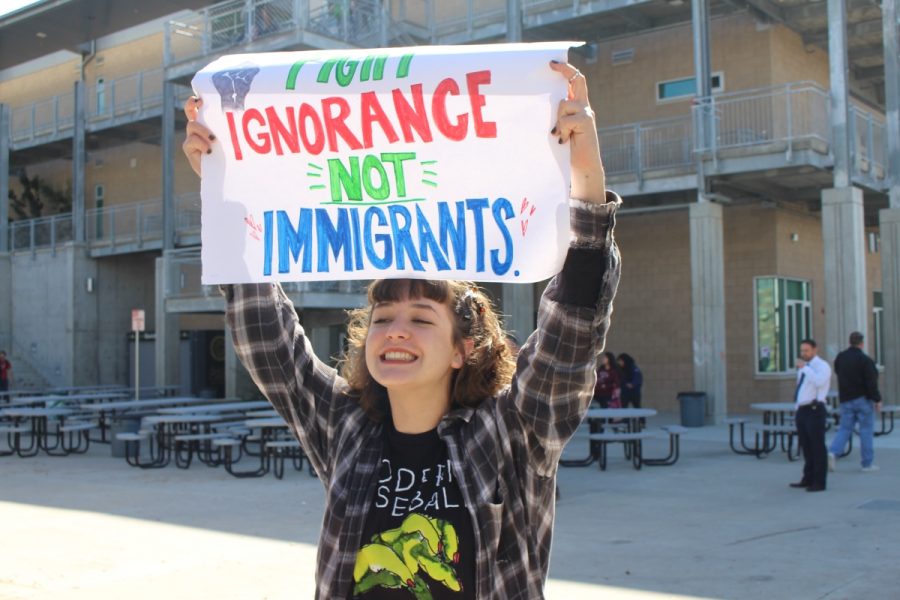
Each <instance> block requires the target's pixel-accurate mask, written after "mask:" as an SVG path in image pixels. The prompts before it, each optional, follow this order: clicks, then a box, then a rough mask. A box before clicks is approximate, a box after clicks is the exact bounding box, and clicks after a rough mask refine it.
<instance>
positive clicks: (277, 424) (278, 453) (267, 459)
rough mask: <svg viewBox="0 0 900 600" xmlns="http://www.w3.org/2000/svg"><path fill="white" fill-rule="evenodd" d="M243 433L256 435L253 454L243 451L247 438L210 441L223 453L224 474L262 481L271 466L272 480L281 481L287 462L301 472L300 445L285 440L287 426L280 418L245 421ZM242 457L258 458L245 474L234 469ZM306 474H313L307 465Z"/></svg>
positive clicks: (301, 457) (291, 440)
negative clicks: (256, 465) (288, 459)
mask: <svg viewBox="0 0 900 600" xmlns="http://www.w3.org/2000/svg"><path fill="white" fill-rule="evenodd" d="M243 425H244V427H245V428H246V429H249V430H251V431H259V435H258V436H257V438H256V441H258V442H259V451H258V453H254V452H252V451H250V450H249V449H248V447H247V444H248V442H249V441H250V440H251V436H250V435H245V436H243V437H242V438H240V439H237V438H235V439H217V440H213V441H212V444H213V446H216V447H218V448H220V449H221V450H222V451H223V452H224V458H223V464H224V466H225V470H226V471H228V473H229V474H231V475H233V476H234V477H239V478H244V477H262V476H263V475H265V474H267V473H268V472H269V471H270V470H272V468H273V466H274V472H275V477H277V478H278V479H281V478H282V477H283V476H284V460H285V459H286V458H291V459H292V460H293V461H294V463H295V465H299V466H300V467H301V468H302V464H303V457H304V455H303V451H302V449H301V448H300V442H298V441H297V440H295V439H293V438H292V437H288V433H289V429H290V428H289V426H288V424H287V423H286V422H285V420H284V419H282V418H281V417H278V416H276V417H262V418H252V419H247V420H245V421H244V422H243ZM244 454H248V455H250V456H258V457H259V466H258V467H257V468H256V469H253V470H249V471H239V470H237V469H235V468H234V465H235V463H236V462H238V461H239V460H240V459H241V457H242V456H243V455H244ZM310 474H314V473H313V470H312V465H310Z"/></svg>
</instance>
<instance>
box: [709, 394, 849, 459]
mask: <svg viewBox="0 0 900 600" xmlns="http://www.w3.org/2000/svg"><path fill="white" fill-rule="evenodd" d="M750 408H751V409H753V410H755V411H759V412H761V413H762V423H749V421H748V420H747V419H743V418H735V419H727V420H726V422H727V423H728V425H729V430H728V444H729V446H730V447H731V450H732V451H733V452H735V453H737V454H752V455H753V456H755V457H756V458H765V457H766V456H768V455H769V454H771V453H772V452H774V451H775V450H776V449H778V448H779V447H780V448H781V450H782V451H783V452H785V453H786V454H787V457H788V460H791V461H793V460H796V459H798V458H800V443H799V441H798V443H797V444H796V448H795V446H794V438H795V437H797V428H796V426H795V425H794V413H795V411H796V409H797V407H796V405H795V404H794V403H793V402H755V403H753V404H751V405H750ZM825 410H826V411H828V414H829V415H830V416H832V417H834V416H835V415H836V414H837V410H836V409H834V408H832V407H830V406H829V405H828V403H825ZM735 427H738V430H739V431H740V437H739V439H738V440H736V439H735ZM826 427H829V428H830V427H831V424H830V423H829V424H827V426H826ZM747 428H749V429H750V430H751V431H753V433H754V436H753V445H752V446H750V445H748V443H747V440H746V437H745V429H747ZM850 447H851V448H852V442H851V446H850ZM849 452H850V449H849V448H848V450H847V451H846V453H844V454H842V456H846V454H848V453H849Z"/></svg>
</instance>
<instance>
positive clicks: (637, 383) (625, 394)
mask: <svg viewBox="0 0 900 600" xmlns="http://www.w3.org/2000/svg"><path fill="white" fill-rule="evenodd" d="M619 368H620V369H621V370H622V379H621V396H622V408H628V406H629V405H631V406H633V407H634V408H640V407H641V387H643V385H644V375H643V374H642V373H641V369H640V367H638V366H637V363H636V362H634V358H632V357H631V355H630V354H625V353H624V352H623V353H622V354H620V355H619Z"/></svg>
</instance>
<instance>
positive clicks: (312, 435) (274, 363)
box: [182, 98, 366, 481]
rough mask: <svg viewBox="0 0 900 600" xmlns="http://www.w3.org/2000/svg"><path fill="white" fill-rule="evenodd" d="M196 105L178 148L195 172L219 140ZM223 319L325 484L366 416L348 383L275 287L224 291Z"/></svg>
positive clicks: (189, 105)
mask: <svg viewBox="0 0 900 600" xmlns="http://www.w3.org/2000/svg"><path fill="white" fill-rule="evenodd" d="M200 106H201V101H200V100H199V99H198V98H191V99H189V100H188V101H187V102H186V103H185V106H184V112H185V115H186V116H187V118H188V124H187V136H186V138H185V141H184V144H183V146H182V148H183V150H184V153H185V155H186V156H187V158H188V161H189V162H190V163H191V167H192V168H193V169H194V171H195V172H196V173H197V174H198V175H200V172H201V168H200V163H201V158H202V156H203V154H207V153H210V152H212V148H213V144H214V143H215V140H216V136H215V135H214V134H213V133H212V132H211V131H210V130H209V129H207V128H206V127H205V126H203V125H201V124H200V123H198V122H197V121H196V119H197V116H198V113H199V109H200ZM222 291H223V293H224V295H225V300H226V308H225V319H226V322H227V323H228V326H229V327H230V328H231V331H232V336H233V339H234V346H235V352H236V353H237V355H238V358H239V359H240V361H241V363H243V365H244V366H245V367H246V368H247V371H248V372H249V373H250V376H251V377H252V378H253V381H254V382H255V383H256V385H257V387H258V388H259V389H260V391H261V392H262V393H263V395H264V396H265V397H266V398H267V399H268V400H269V402H270V403H271V404H272V407H273V408H275V410H277V411H278V413H279V414H280V415H281V416H282V418H284V420H285V421H287V423H288V424H289V425H290V427H291V429H292V430H293V432H294V434H295V436H296V437H297V438H298V439H299V440H300V441H301V443H302V444H303V447H304V451H305V452H306V454H307V456H308V457H309V458H310V461H311V463H312V464H313V466H314V468H315V469H316V471H317V472H318V473H319V474H320V476H321V477H322V479H323V481H324V480H326V479H327V477H328V475H329V473H330V469H331V466H330V464H329V460H328V459H329V457H330V456H332V455H333V452H332V446H333V444H334V443H336V440H338V439H340V438H341V436H342V432H344V431H350V430H353V428H356V429H355V430H357V431H358V430H359V427H360V426H361V425H362V424H363V423H364V422H365V419H366V417H365V416H364V414H363V412H362V411H361V410H360V409H359V407H358V405H357V403H356V402H355V401H353V400H352V399H350V398H348V397H347V395H346V393H345V392H346V382H345V381H344V380H343V379H342V378H341V377H339V376H338V374H337V372H336V371H335V370H334V369H333V368H332V367H330V366H328V365H326V364H325V363H323V362H322V361H321V360H319V359H318V358H317V357H316V355H315V354H314V352H313V349H312V345H311V344H310V341H309V338H308V337H307V336H306V332H305V331H304V329H303V327H302V326H301V325H300V321H299V319H298V318H297V312H296V310H295V309H294V305H293V304H292V303H291V301H290V300H289V299H288V297H287V295H286V294H285V292H284V290H283V289H282V287H281V285H280V284H277V283H276V284H270V283H265V284H247V285H228V286H222Z"/></svg>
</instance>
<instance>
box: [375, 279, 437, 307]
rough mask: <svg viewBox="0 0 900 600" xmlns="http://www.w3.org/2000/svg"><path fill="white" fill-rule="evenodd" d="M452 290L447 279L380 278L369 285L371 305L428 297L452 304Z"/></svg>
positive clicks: (435, 300)
mask: <svg viewBox="0 0 900 600" xmlns="http://www.w3.org/2000/svg"><path fill="white" fill-rule="evenodd" d="M452 295H453V294H452V290H451V289H450V284H449V283H448V282H447V281H442V280H437V281H435V280H429V279H379V280H377V281H374V282H372V285H371V286H369V305H371V306H375V305H376V304H380V303H382V302H401V301H403V300H418V299H420V298H426V299H428V300H433V301H434V302H439V303H441V304H450V301H451V300H452V298H451V296H452Z"/></svg>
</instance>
